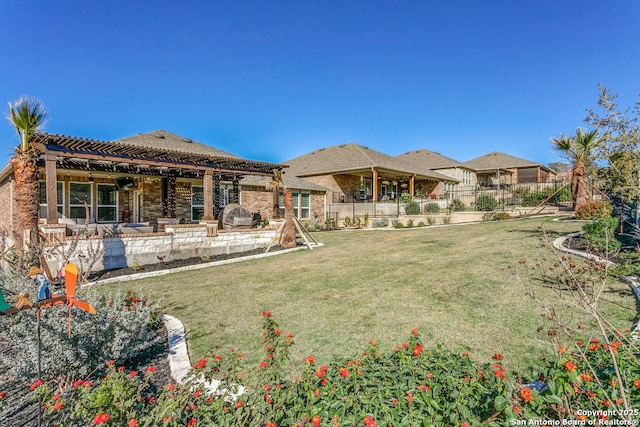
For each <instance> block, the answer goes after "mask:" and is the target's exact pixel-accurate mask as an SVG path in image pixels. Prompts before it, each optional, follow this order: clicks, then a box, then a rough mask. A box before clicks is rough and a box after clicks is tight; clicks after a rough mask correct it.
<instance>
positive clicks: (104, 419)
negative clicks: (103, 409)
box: [93, 414, 111, 425]
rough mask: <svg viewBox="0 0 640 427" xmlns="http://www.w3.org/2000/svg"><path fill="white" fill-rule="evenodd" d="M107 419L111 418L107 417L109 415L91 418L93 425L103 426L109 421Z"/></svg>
mask: <svg viewBox="0 0 640 427" xmlns="http://www.w3.org/2000/svg"><path fill="white" fill-rule="evenodd" d="M109 418H111V417H110V416H109V414H98V415H96V416H95V417H93V423H94V424H96V425H97V424H104V423H106V422H107V421H109Z"/></svg>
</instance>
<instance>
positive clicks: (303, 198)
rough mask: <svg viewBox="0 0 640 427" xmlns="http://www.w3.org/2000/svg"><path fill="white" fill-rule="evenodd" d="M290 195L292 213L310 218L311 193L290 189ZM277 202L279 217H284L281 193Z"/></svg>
mask: <svg viewBox="0 0 640 427" xmlns="http://www.w3.org/2000/svg"><path fill="white" fill-rule="evenodd" d="M291 197H292V198H293V215H294V216H296V217H298V218H301V219H307V218H310V215H311V194H309V193H298V192H297V191H292V192H291ZM278 204H279V206H280V217H281V218H284V200H283V196H282V193H280V197H279V200H278Z"/></svg>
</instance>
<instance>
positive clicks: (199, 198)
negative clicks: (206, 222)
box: [191, 185, 204, 221]
mask: <svg viewBox="0 0 640 427" xmlns="http://www.w3.org/2000/svg"><path fill="white" fill-rule="evenodd" d="M203 217H204V189H203V187H200V186H197V185H192V186H191V220H192V221H198V220H201V219H202V218H203Z"/></svg>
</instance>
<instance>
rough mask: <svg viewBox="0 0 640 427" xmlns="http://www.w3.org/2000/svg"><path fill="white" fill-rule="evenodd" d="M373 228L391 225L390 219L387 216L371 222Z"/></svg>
mask: <svg viewBox="0 0 640 427" xmlns="http://www.w3.org/2000/svg"><path fill="white" fill-rule="evenodd" d="M371 226H372V227H373V228H383V227H388V226H389V220H388V219H387V218H380V219H376V220H375V221H373V223H372V224H371Z"/></svg>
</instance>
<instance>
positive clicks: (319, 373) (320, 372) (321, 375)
mask: <svg viewBox="0 0 640 427" xmlns="http://www.w3.org/2000/svg"><path fill="white" fill-rule="evenodd" d="M327 370H329V368H327V365H322V366H320V369H318V370H317V371H316V377H318V378H324V376H325V375H326V374H327Z"/></svg>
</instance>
